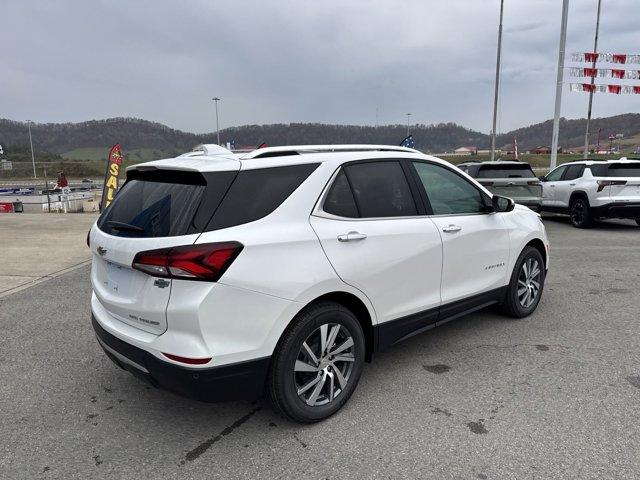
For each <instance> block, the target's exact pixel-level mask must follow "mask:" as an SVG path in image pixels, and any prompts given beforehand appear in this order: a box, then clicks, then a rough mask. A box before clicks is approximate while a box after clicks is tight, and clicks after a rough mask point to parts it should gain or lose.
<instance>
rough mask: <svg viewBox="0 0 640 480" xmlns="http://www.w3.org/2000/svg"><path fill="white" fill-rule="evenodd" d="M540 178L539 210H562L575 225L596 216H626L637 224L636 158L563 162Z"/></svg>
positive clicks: (639, 173) (639, 166)
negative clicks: (540, 197)
mask: <svg viewBox="0 0 640 480" xmlns="http://www.w3.org/2000/svg"><path fill="white" fill-rule="evenodd" d="M541 180H542V181H543V183H542V211H545V212H556V213H566V214H568V215H570V218H571V223H572V224H573V225H574V226H575V227H578V228H585V227H588V226H590V225H591V223H592V222H593V220H594V219H598V218H628V219H634V220H635V221H636V223H638V225H640V161H639V160H631V159H627V158H624V157H623V158H621V159H620V160H607V161H601V160H582V161H577V162H571V163H565V164H564V165H561V166H559V167H558V168H556V169H554V170H552V171H551V172H549V174H548V175H547V176H546V177H543V178H542V179H541Z"/></svg>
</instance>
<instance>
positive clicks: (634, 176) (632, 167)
mask: <svg viewBox="0 0 640 480" xmlns="http://www.w3.org/2000/svg"><path fill="white" fill-rule="evenodd" d="M604 173H605V174H606V178H605V179H603V180H604V183H605V185H604V186H606V188H607V189H608V190H609V192H608V193H609V196H610V197H611V201H612V202H625V203H627V202H629V203H631V202H632V203H640V162H633V163H631V162H630V163H622V162H620V163H611V164H609V165H607V169H606V170H605V172H604ZM601 183H602V182H601Z"/></svg>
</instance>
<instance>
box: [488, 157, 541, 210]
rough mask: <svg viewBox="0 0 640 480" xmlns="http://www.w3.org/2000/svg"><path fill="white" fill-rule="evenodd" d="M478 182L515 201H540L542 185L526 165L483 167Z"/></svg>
mask: <svg viewBox="0 0 640 480" xmlns="http://www.w3.org/2000/svg"><path fill="white" fill-rule="evenodd" d="M476 178H477V180H478V181H479V182H480V183H481V184H482V185H484V186H485V187H487V188H488V189H489V190H490V191H491V192H492V193H495V194H496V195H502V196H504V197H509V198H513V199H514V200H515V201H518V200H522V201H525V200H526V201H540V197H542V184H541V183H540V180H538V178H537V177H536V175H535V173H533V170H532V169H531V167H530V166H529V165H528V164H526V163H523V164H504V165H495V164H494V165H481V166H480V168H479V170H478V174H477V176H476Z"/></svg>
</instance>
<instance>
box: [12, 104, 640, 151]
mask: <svg viewBox="0 0 640 480" xmlns="http://www.w3.org/2000/svg"><path fill="white" fill-rule="evenodd" d="M584 128H585V120H584V119H581V120H566V119H562V121H561V126H560V145H561V146H563V147H565V148H569V147H577V146H581V145H582V143H583V139H584ZM551 129H552V122H551V121H550V120H549V121H546V122H543V123H538V124H535V125H530V126H528V127H524V128H519V129H517V130H514V131H512V132H508V133H505V134H502V135H499V136H498V139H497V145H499V146H501V145H508V144H511V143H512V141H513V138H514V137H516V138H517V139H518V145H519V147H520V149H521V150H522V151H524V150H526V149H529V148H533V147H536V146H541V145H549V144H550V142H551ZM598 129H601V132H602V142H603V144H604V143H605V142H606V138H607V136H608V135H609V134H610V133H622V134H624V136H625V138H630V137H634V136H637V138H638V142H639V143H640V114H632V113H628V114H624V115H617V116H614V117H607V118H598V119H594V120H593V121H592V125H591V131H592V132H594V136H593V139H592V143H595V139H596V134H597V132H598ZM31 130H32V134H33V142H34V148H35V150H36V151H40V152H50V153H53V154H59V155H62V156H63V157H65V158H69V159H76V160H92V159H94V160H95V159H99V158H103V157H104V155H105V154H106V149H107V148H108V147H110V146H111V145H113V144H114V143H116V142H120V143H121V144H122V146H123V149H124V150H125V153H127V154H129V155H133V156H135V157H136V158H138V159H139V160H140V161H142V160H148V159H151V158H158V157H162V156H171V155H175V154H176V153H179V152H185V151H188V150H190V149H191V148H192V147H194V146H195V145H197V144H199V143H214V142H215V133H209V134H194V133H188V132H182V131H180V130H176V129H172V128H169V127H167V126H166V125H162V124H160V123H154V122H149V121H146V120H140V119H133V118H112V119H107V120H92V121H88V122H82V123H59V124H57V123H47V124H35V125H33V126H32V128H31ZM411 132H412V134H413V137H414V139H415V141H416V147H417V148H418V149H420V150H423V151H427V152H435V153H438V152H447V151H452V150H454V149H456V148H458V147H460V146H471V145H473V146H476V147H478V148H480V149H485V148H488V147H489V142H490V138H489V135H487V134H485V133H482V132H477V131H474V130H469V129H467V128H464V127H462V126H460V125H456V124H454V123H441V124H434V125H414V126H412V127H411ZM405 135H406V126H404V125H385V126H380V127H372V126H358V125H326V124H319V123H290V124H271V125H245V126H241V127H231V128H227V129H224V130H222V131H221V132H220V137H221V140H222V142H227V141H231V140H233V141H235V144H236V146H237V147H241V146H255V145H258V144H259V143H261V142H266V143H267V144H268V145H270V146H276V145H288V144H289V145H290V144H326V143H356V144H359V143H378V144H392V145H395V144H398V143H399V142H400V141H401V140H402V139H403V138H404V136H405ZM635 140H636V139H633V141H635ZM28 141H29V139H28V135H27V126H26V124H25V123H21V122H16V121H12V120H7V119H0V144H1V145H3V146H5V147H6V148H7V149H10V148H11V147H14V148H15V149H18V150H24V149H25V147H26V146H27V145H28ZM628 145H629V146H631V144H628Z"/></svg>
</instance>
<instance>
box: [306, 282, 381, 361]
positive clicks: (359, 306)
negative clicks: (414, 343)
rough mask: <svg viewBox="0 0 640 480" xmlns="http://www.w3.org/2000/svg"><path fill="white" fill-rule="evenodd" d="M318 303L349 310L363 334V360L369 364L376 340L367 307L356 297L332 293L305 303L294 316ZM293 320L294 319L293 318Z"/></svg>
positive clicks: (342, 293) (343, 293) (340, 292)
mask: <svg viewBox="0 0 640 480" xmlns="http://www.w3.org/2000/svg"><path fill="white" fill-rule="evenodd" d="M318 302H333V303H337V304H339V305H342V306H343V307H345V308H347V309H348V310H350V311H351V312H352V313H353V314H354V315H355V317H356V318H357V320H358V322H359V323H360V326H361V327H362V331H363V333H364V340H365V360H366V361H367V362H371V360H372V359H373V352H374V351H375V346H376V338H375V329H374V328H373V318H372V314H371V312H370V311H369V308H368V307H367V305H366V304H365V303H364V302H363V301H362V300H361V299H360V298H358V296H357V295H355V294H353V293H349V292H344V291H334V292H329V293H325V294H323V295H320V296H319V297H316V298H314V299H313V300H311V301H310V302H308V303H306V304H305V305H304V307H302V308H301V309H300V310H299V311H298V313H296V316H297V315H298V314H299V313H300V312H301V311H302V310H304V309H305V308H307V307H308V306H310V305H313V304H315V303H318ZM294 319H295V317H294Z"/></svg>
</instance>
